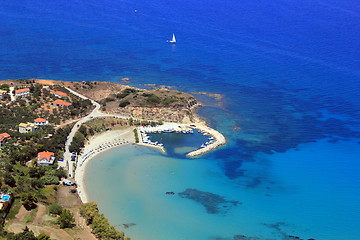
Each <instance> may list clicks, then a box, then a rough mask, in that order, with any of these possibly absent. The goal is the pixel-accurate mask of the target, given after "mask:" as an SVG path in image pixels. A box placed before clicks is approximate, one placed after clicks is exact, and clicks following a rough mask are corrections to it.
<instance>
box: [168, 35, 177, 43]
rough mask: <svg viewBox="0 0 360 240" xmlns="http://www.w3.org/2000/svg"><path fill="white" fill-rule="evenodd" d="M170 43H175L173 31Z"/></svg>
mask: <svg viewBox="0 0 360 240" xmlns="http://www.w3.org/2000/svg"><path fill="white" fill-rule="evenodd" d="M169 42H170V43H174V44H175V43H176V39H175V34H174V33H173V36H172V39H171V40H170V41H169Z"/></svg>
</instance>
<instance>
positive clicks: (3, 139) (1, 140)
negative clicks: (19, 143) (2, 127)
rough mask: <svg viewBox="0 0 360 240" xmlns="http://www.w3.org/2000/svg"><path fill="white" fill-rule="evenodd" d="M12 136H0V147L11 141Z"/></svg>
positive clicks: (4, 134)
mask: <svg viewBox="0 0 360 240" xmlns="http://www.w3.org/2000/svg"><path fill="white" fill-rule="evenodd" d="M10 138H11V137H10V135H9V134H8V133H2V134H0V146H3V145H4V144H5V142H6V141H7V140H8V139H10Z"/></svg>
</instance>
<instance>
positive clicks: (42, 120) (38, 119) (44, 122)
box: [34, 118, 49, 126]
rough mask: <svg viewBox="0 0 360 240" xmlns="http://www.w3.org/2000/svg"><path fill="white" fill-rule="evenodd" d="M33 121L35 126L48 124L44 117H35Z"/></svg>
mask: <svg viewBox="0 0 360 240" xmlns="http://www.w3.org/2000/svg"><path fill="white" fill-rule="evenodd" d="M34 123H35V125H36V126H44V125H49V123H48V121H47V120H46V119H44V118H37V119H35V120H34Z"/></svg>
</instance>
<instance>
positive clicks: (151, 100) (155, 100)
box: [147, 94, 161, 105]
mask: <svg viewBox="0 0 360 240" xmlns="http://www.w3.org/2000/svg"><path fill="white" fill-rule="evenodd" d="M147 102H148V103H149V104H154V105H155V104H159V103H160V102H161V99H160V98H159V97H158V96H156V95H154V94H151V95H150V96H149V97H148V98H147Z"/></svg>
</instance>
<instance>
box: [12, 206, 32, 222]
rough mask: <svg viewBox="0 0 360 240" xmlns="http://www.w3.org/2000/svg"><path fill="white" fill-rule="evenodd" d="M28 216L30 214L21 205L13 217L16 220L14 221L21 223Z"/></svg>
mask: <svg viewBox="0 0 360 240" xmlns="http://www.w3.org/2000/svg"><path fill="white" fill-rule="evenodd" d="M29 214H30V211H27V210H26V209H25V208H24V205H21V207H20V209H19V212H18V214H16V216H15V219H16V221H19V222H21V221H22V220H23V219H24V217H26V216H27V215H29Z"/></svg>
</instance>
